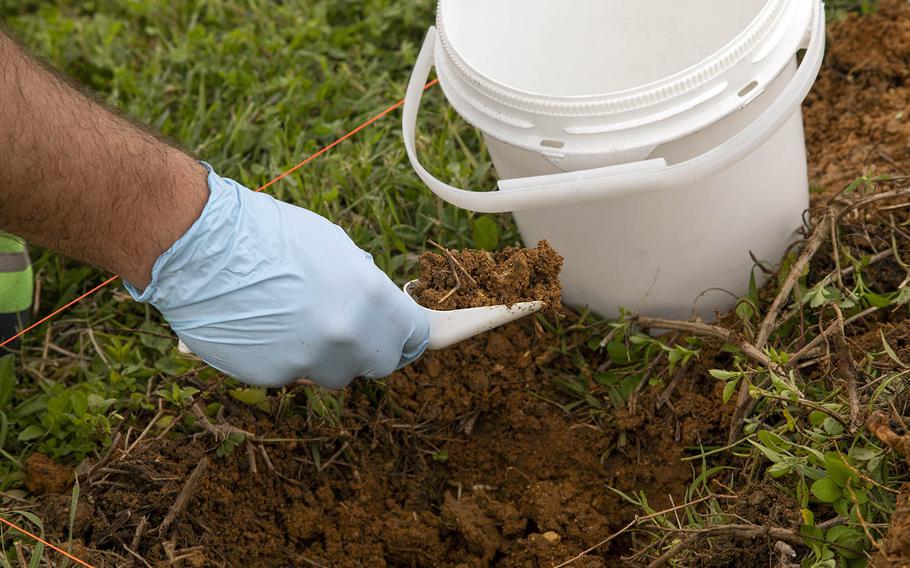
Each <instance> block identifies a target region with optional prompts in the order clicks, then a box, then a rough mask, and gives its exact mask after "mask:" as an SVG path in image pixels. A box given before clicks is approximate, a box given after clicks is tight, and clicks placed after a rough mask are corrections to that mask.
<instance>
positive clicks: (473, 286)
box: [411, 241, 562, 311]
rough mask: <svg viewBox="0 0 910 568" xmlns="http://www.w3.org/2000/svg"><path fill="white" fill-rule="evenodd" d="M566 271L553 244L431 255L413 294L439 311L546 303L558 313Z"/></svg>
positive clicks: (425, 258) (424, 257)
mask: <svg viewBox="0 0 910 568" xmlns="http://www.w3.org/2000/svg"><path fill="white" fill-rule="evenodd" d="M561 268H562V257H561V256H559V254H558V253H557V252H556V251H554V250H553V248H552V247H550V244H549V243H548V242H547V241H540V242H539V243H538V244H537V246H536V247H535V248H519V247H506V248H505V249H503V250H501V251H498V252H487V251H483V250H462V251H450V250H444V251H442V254H439V253H435V252H426V253H424V254H423V255H422V256H421V257H420V280H419V281H418V283H417V284H416V285H415V286H414V287H413V288H412V291H411V293H412V295H413V296H414V299H416V300H417V302H418V303H419V304H421V305H422V306H424V307H427V308H431V309H434V310H457V309H461V308H476V307H481V306H492V305H496V304H506V305H512V304H516V303H518V302H530V301H535V300H541V301H543V302H544V303H545V304H546V307H547V309H549V310H551V311H553V310H557V309H558V308H559V303H560V293H561V288H560V285H559V271H560V269H561Z"/></svg>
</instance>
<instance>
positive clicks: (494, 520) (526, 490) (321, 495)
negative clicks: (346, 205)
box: [40, 314, 730, 568]
mask: <svg viewBox="0 0 910 568" xmlns="http://www.w3.org/2000/svg"><path fill="white" fill-rule="evenodd" d="M563 317H564V318H566V319H568V318H571V317H572V316H571V314H566V315H564V316H563ZM559 345H560V337H558V336H557V335H556V334H552V333H551V334H547V335H538V332H537V331H535V326H533V325H531V324H530V323H529V322H522V323H520V324H519V323H516V324H511V325H508V326H505V327H504V328H501V329H498V330H495V331H493V332H491V333H488V334H486V335H484V336H482V337H478V338H474V339H472V340H469V341H467V342H464V343H462V344H460V345H458V346H456V347H454V348H451V349H448V350H445V351H440V352H434V353H429V354H427V355H426V356H425V357H424V358H422V359H421V360H420V361H418V362H417V363H415V364H413V365H411V366H409V367H408V368H406V369H405V370H403V371H400V372H397V373H395V374H394V375H392V376H391V377H390V378H389V379H387V381H386V383H385V387H384V388H380V387H379V386H378V385H377V384H376V383H371V382H368V381H360V382H357V383H356V385H354V386H353V387H352V388H350V389H349V390H348V391H346V393H347V394H346V396H348V397H349V399H348V402H347V405H348V409H349V410H348V411H347V412H345V413H343V414H341V415H340V416H334V417H331V418H330V419H327V420H326V421H324V422H322V421H321V422H319V423H318V424H317V423H315V421H307V420H306V419H305V418H304V417H302V416H283V417H281V418H276V417H275V415H274V414H266V413H264V412H261V411H258V410H252V411H251V410H250V409H249V408H250V407H246V406H244V405H241V404H232V403H230V401H227V403H226V406H225V407H224V409H223V411H222V414H221V420H223V421H224V422H230V423H232V424H233V425H235V426H237V427H240V428H243V429H245V430H248V431H250V432H252V433H254V434H255V438H252V437H248V439H247V441H246V442H245V443H243V444H241V445H240V446H239V447H237V448H236V449H235V450H234V452H233V453H231V454H229V455H227V456H224V457H218V455H217V454H218V453H219V448H223V445H222V444H219V443H218V441H217V439H216V437H215V436H213V435H212V434H211V429H210V428H201V429H198V430H199V434H197V435H189V436H188V435H185V434H183V435H178V434H175V433H173V432H171V433H169V434H168V435H166V436H164V437H163V438H162V439H157V438H156V436H155V434H154V430H153V431H152V432H151V433H150V434H149V435H148V437H147V439H146V441H144V442H143V443H141V444H139V445H138V446H137V447H136V448H135V449H133V450H132V451H130V452H129V453H128V454H127V453H125V452H124V451H123V447H124V446H125V444H121V445H120V446H119V449H118V450H116V451H115V452H113V453H112V455H111V459H110V461H105V462H103V463H100V464H95V467H94V469H93V472H92V473H90V474H87V475H85V476H84V478H83V479H81V483H80V488H81V498H80V505H79V509H78V510H77V514H76V521H75V525H74V535H75V537H76V540H77V541H78V542H81V543H82V545H83V546H82V547H81V548H80V549H79V552H81V553H82V554H83V555H85V556H86V557H87V558H88V560H90V561H91V562H93V563H94V565H95V566H97V567H99V568H101V567H103V566H118V565H121V564H122V563H124V562H128V561H129V556H130V555H129V554H127V553H126V552H125V548H124V545H126V546H127V547H129V548H130V549H131V550H133V551H134V552H136V553H137V554H139V555H141V556H142V557H143V558H144V559H145V560H146V561H147V562H149V564H150V565H162V566H163V565H168V566H170V565H172V564H169V562H173V560H172V559H175V558H180V559H182V560H180V561H177V562H174V563H173V565H174V566H302V565H310V566H341V567H346V566H350V567H355V566H371V567H374V566H376V567H381V566H428V567H429V566H451V567H475V566H476V567H481V566H492V565H495V566H507V567H512V566H514V567H525V566H532V567H536V566H553V565H555V564H558V563H559V562H562V561H565V560H567V559H570V558H572V557H574V556H576V555H577V554H578V553H579V552H581V551H582V550H585V549H586V548H588V547H590V546H592V545H594V544H596V543H598V542H599V541H601V540H602V539H604V538H605V537H606V536H608V535H610V534H611V533H612V532H614V531H616V530H618V529H619V528H621V527H622V526H623V525H625V524H626V523H628V522H629V520H630V519H632V518H633V517H634V515H636V514H640V511H641V510H640V509H637V508H636V507H635V506H633V505H631V504H630V503H628V502H627V501H626V500H625V499H623V498H622V497H621V496H620V495H619V494H617V493H616V492H614V491H611V490H610V488H611V487H612V488H617V489H620V490H622V491H625V492H627V493H629V494H638V492H644V493H645V494H646V495H647V497H648V500H649V503H650V504H651V505H652V506H653V507H655V508H663V507H668V506H672V504H674V503H675V504H679V503H683V502H685V499H686V490H687V487H688V485H689V483H690V480H691V477H692V465H690V464H689V463H687V462H683V461H681V458H682V457H683V456H684V455H685V452H686V448H687V447H690V448H691V447H698V446H700V445H702V444H704V445H711V444H718V443H721V442H722V440H723V439H724V437H725V436H726V432H727V424H728V423H729V420H730V415H729V410H730V408H729V407H724V406H723V405H720V404H719V401H720V400H721V392H720V388H721V384H720V382H719V381H716V380H712V379H710V378H709V377H708V374H707V370H706V369H705V367H704V366H703V365H702V364H701V363H700V362H696V363H694V364H693V365H692V367H691V368H690V370H689V372H688V373H687V374H686V375H685V377H683V378H682V380H681V381H680V382H679V383H678V385H677V386H676V389H677V390H676V392H677V393H679V394H678V396H673V397H672V399H671V400H672V404H668V405H665V406H663V407H662V409H660V410H657V409H656V405H655V400H656V397H657V396H658V395H660V394H661V392H660V391H661V390H662V389H655V390H657V391H658V392H652V391H651V390H650V389H649V390H646V391H645V392H644V393H643V394H642V398H641V399H640V400H639V403H638V410H637V411H636V412H630V411H629V410H627V409H626V408H625V407H622V408H621V409H618V410H617V409H615V408H610V409H609V411H607V412H603V413H600V414H599V417H598V419H597V420H591V418H590V417H589V416H586V415H585V413H580V414H579V413H568V412H566V411H565V410H564V409H563V407H561V406H559V404H560V403H561V404H566V403H568V402H570V401H571V400H572V399H571V398H568V397H567V395H566V393H565V392H563V391H561V390H559V389H558V388H557V387H555V386H554V383H553V382H552V380H551V376H552V373H555V372H558V369H560V368H565V369H568V368H569V365H570V362H569V361H568V360H567V358H565V356H564V355H562V354H561V353H560V352H559V351H558V350H557V349H556V348H558V347H559ZM601 351H602V350H601ZM586 356H590V360H589V364H590V365H591V366H592V367H596V366H598V365H601V364H603V363H604V362H605V360H606V359H607V357H606V355H605V354H602V353H600V354H596V355H595V354H594V353H593V352H591V353H588V354H587V355H586ZM301 391H303V392H301ZM337 394H338V393H336V396H337ZM326 396H327V395H326V393H325V392H324V391H319V390H318V389H314V388H312V387H306V388H304V387H299V388H298V390H297V393H296V397H297V399H298V402H299V403H300V404H302V405H304V406H306V405H307V404H309V406H310V407H311V408H317V407H318V408H322V409H325V408H327V407H326V405H325V400H327V399H326V398H324V397H326ZM598 400H599V401H600V402H599V404H609V402H608V399H607V398H606V397H605V398H604V399H602V400H601V399H598ZM323 411H325V410H323ZM212 422H213V423H214V425H215V427H222V425H221V423H220V422H219V419H218V418H212ZM191 431H192V430H191ZM203 458H206V459H205V460H203ZM200 463H204V465H202V466H200V465H199V464H200ZM200 467H201V468H202V471H201V472H199V473H198V475H197V476H194V475H193V471H194V470H196V469H197V468H200ZM194 477H196V478H198V481H197V482H196V483H195V484H190V483H189V481H188V480H190V479H192V478H194ZM188 487H189V488H188ZM181 494H184V495H186V497H185V499H182V498H181V497H180V496H181ZM69 499H70V497H69V495H68V494H63V495H58V496H48V497H45V498H44V500H43V502H42V506H41V511H40V514H41V515H42V518H44V519H45V529H46V530H47V531H49V534H52V535H56V536H58V537H60V538H62V539H64V540H65V538H66V534H67V526H68V523H69V510H68V509H69ZM182 501H183V502H184V506H182V507H181V506H180V505H178V504H179V503H181V502H182ZM169 518H171V519H170V520H167V519H169ZM635 546H636V541H635V539H634V536H623V537H620V538H618V539H615V540H613V541H611V542H609V543H607V544H605V545H603V546H601V547H600V548H598V549H596V550H595V551H594V552H592V553H591V554H590V555H589V556H586V557H584V558H582V559H579V560H578V561H577V562H575V563H574V564H573V566H583V567H599V566H616V565H617V563H618V562H619V561H618V558H619V557H620V556H621V555H623V554H628V553H629V552H630V551H631V550H633V549H634V548H635ZM117 555H119V558H118V556H117Z"/></svg>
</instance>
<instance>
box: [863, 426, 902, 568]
mask: <svg viewBox="0 0 910 568" xmlns="http://www.w3.org/2000/svg"><path fill="white" fill-rule="evenodd" d="M866 426H867V428H868V429H869V431H870V432H872V433H873V434H875V436H876V437H877V438H878V439H879V440H881V441H882V442H883V443H884V444H886V445H887V446H889V447H890V448H891V449H892V450H894V451H895V452H896V453H897V454H898V455H901V456H903V457H904V460H905V461H906V462H907V464H908V465H910V435H907V434H904V435H901V434H897V433H896V432H894V430H892V429H891V425H890V424H889V420H888V417H887V416H885V415H884V414H883V413H881V412H876V413H873V414H872V416H870V417H869V420H868V421H867V423H866ZM870 565H871V566H875V567H876V568H907V567H908V566H910V484H907V485H904V487H903V488H902V490H901V494H900V495H898V497H897V503H896V504H895V507H894V516H893V517H892V519H891V525H890V527H889V528H888V535H887V536H886V537H885V541H884V542H883V543H882V546H881V548H880V549H879V551H878V553H877V554H876V555H875V557H874V558H873V559H872V562H871V563H870Z"/></svg>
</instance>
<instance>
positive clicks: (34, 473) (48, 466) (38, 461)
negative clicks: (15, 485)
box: [25, 453, 74, 493]
mask: <svg viewBox="0 0 910 568" xmlns="http://www.w3.org/2000/svg"><path fill="white" fill-rule="evenodd" d="M73 481H74V478H73V467H72V466H69V465H61V464H58V463H55V462H54V461H53V460H51V458H49V457H47V456H46V455H44V454H39V453H34V454H32V455H30V456H29V457H28V459H27V460H25V487H26V489H28V490H29V491H31V492H32V493H62V492H64V491H66V490H67V489H68V488H69V487H70V486H72V484H73Z"/></svg>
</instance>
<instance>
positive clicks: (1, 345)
mask: <svg viewBox="0 0 910 568" xmlns="http://www.w3.org/2000/svg"><path fill="white" fill-rule="evenodd" d="M118 278H120V277H119V276H112V277H110V278H108V279H107V280H105V281H104V282H102V283H101V284H99V285H97V286H95V287H94V288H92V289H91V290H89V291H88V292H86V293H85V294H82V295H81V296H79V297H78V298H76V299H75V300H73V301H72V302H70V303H68V304H66V305H65V306H63V307H62V308H60V309H58V310H56V311H55V312H53V313H50V314H48V315H46V316H44V317H43V318H41V319H40V320H38V321H36V322H35V323H33V324H32V325H30V326H28V327H27V328H25V329H23V330H22V331H20V332H19V333H17V334H16V335H14V336H12V337H10V338H9V339H7V340H5V341H4V342H3V343H0V347H3V346H4V345H6V344H8V343H12V342H13V341H15V340H16V339H19V338H20V337H22V336H23V335H25V334H26V333H28V332H30V331H31V330H33V329H35V328H36V327H38V326H39V325H41V324H42V323H44V322H46V321H47V320H49V319H51V318H52V317H54V316H56V315H57V314H60V313H63V312H65V311H66V310H68V309H70V308H71V307H73V306H75V305H76V304H78V303H79V302H81V301H82V300H84V299H86V298H88V297H89V296H91V295H92V294H94V293H95V292H97V291H98V290H100V289H102V288H104V287H105V286H107V285H108V284H111V283H112V282H114V281H115V280H117V279H118Z"/></svg>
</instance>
